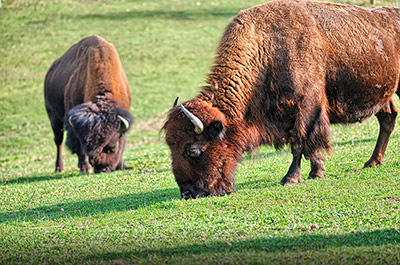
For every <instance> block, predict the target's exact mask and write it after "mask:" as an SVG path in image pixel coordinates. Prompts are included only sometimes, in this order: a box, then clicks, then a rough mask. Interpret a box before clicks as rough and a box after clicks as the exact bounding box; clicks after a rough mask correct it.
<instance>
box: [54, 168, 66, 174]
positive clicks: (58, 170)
mask: <svg viewBox="0 0 400 265" xmlns="http://www.w3.org/2000/svg"><path fill="white" fill-rule="evenodd" d="M54 172H55V173H64V168H62V167H56V169H55V170H54Z"/></svg>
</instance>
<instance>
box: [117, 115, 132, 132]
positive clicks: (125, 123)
mask: <svg viewBox="0 0 400 265" xmlns="http://www.w3.org/2000/svg"><path fill="white" fill-rule="evenodd" d="M118 118H119V119H120V120H121V121H122V124H123V126H122V130H123V131H126V130H128V128H129V121H128V120H127V119H125V118H124V117H122V116H120V115H118Z"/></svg>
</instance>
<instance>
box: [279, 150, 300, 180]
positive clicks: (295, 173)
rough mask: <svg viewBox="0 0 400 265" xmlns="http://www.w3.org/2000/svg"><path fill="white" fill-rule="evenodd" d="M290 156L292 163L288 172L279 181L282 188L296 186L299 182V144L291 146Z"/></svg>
mask: <svg viewBox="0 0 400 265" xmlns="http://www.w3.org/2000/svg"><path fill="white" fill-rule="evenodd" d="M291 149H292V155H293V161H292V164H291V165H290V167H289V171H288V172H287V173H286V175H285V176H284V177H283V179H282V180H281V184H282V185H284V186H291V185H296V184H297V183H299V182H300V181H301V174H300V164H301V156H302V151H303V147H302V146H301V145H300V144H296V143H295V144H292V146H291Z"/></svg>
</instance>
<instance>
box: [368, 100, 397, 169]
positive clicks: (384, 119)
mask: <svg viewBox="0 0 400 265" xmlns="http://www.w3.org/2000/svg"><path fill="white" fill-rule="evenodd" d="M397 113H398V110H397V107H396V105H395V104H394V103H393V100H390V102H389V103H388V104H387V105H385V106H384V107H383V108H382V109H381V110H380V111H379V112H378V113H377V114H376V117H377V118H378V121H379V136H378V141H377V142H376V146H375V149H374V152H373V153H372V156H371V158H370V159H369V160H368V161H367V162H366V163H365V164H364V167H376V166H377V165H379V164H382V161H383V156H384V155H385V151H386V147H387V145H388V142H389V137H390V134H391V133H392V131H393V128H394V125H395V123H396V117H397Z"/></svg>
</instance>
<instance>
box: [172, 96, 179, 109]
mask: <svg viewBox="0 0 400 265" xmlns="http://www.w3.org/2000/svg"><path fill="white" fill-rule="evenodd" d="M178 100H179V97H176V99H175V101H174V105H173V106H172V107H175V106H176V105H177V104H178Z"/></svg>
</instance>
